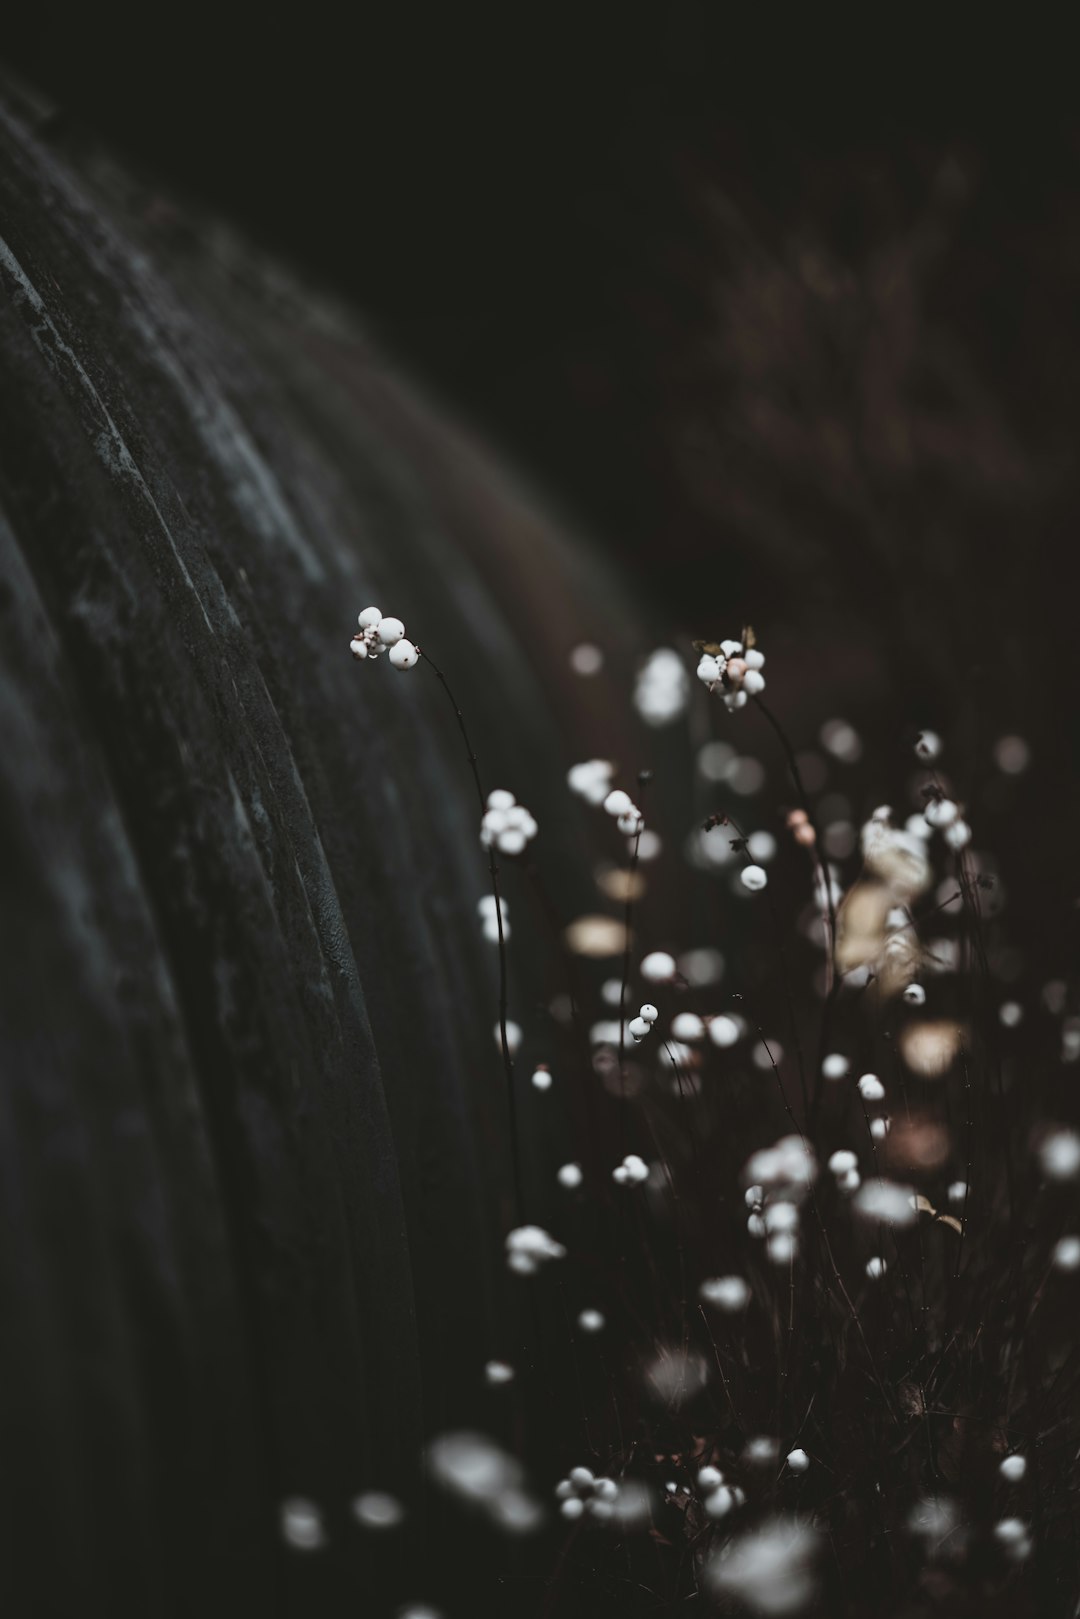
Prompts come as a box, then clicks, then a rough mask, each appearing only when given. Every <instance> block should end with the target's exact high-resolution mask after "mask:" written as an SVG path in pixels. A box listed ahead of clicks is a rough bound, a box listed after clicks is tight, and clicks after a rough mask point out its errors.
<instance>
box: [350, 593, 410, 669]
mask: <svg viewBox="0 0 1080 1619" xmlns="http://www.w3.org/2000/svg"><path fill="white" fill-rule="evenodd" d="M359 623H360V633H359V635H354V636H353V638H352V640H351V641H350V642H349V651H350V652H351V653H352V655H353V657H354V658H357V659H359V660H360V661H362V660H363V659H364V658H378V657H381V656H382V654H383V653H384V652H389V654H390V662H391V663H392V664H393V665H394V668H395V669H412V668H413V667H414V666H415V665H416V663H417V662H418V661H419V658H420V654H419V652H418V651H417V649H416V647H414V646H413V644H412V642H411V641H407V640H406V639H405V626H404V624H403V623H402V622H401V620H400V618H383V616H382V614H381V613H380V611H379V609H378V608H377V607H365V608H364V611H363V612H362V613H361V614H360V619H359Z"/></svg>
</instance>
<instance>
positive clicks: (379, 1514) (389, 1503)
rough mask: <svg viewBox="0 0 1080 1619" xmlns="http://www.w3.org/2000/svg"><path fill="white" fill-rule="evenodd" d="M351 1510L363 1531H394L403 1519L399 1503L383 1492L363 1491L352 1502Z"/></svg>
mask: <svg viewBox="0 0 1080 1619" xmlns="http://www.w3.org/2000/svg"><path fill="white" fill-rule="evenodd" d="M352 1510H353V1517H354V1518H355V1519H356V1521H357V1523H358V1524H360V1526H361V1528H363V1529H396V1528H397V1526H398V1524H399V1523H401V1522H402V1520H403V1519H404V1517H405V1508H404V1507H403V1506H402V1504H401V1502H400V1501H399V1500H398V1499H397V1497H396V1496H393V1495H388V1494H387V1493H386V1491H385V1490H365V1491H364V1493H363V1494H362V1495H358V1496H357V1497H356V1499H355V1500H354V1501H353V1504H352Z"/></svg>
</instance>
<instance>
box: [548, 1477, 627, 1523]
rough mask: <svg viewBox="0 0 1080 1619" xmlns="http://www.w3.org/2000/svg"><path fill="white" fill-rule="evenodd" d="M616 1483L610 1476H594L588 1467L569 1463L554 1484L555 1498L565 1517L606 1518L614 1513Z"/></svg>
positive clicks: (572, 1518) (605, 1519)
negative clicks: (566, 1470)
mask: <svg viewBox="0 0 1080 1619" xmlns="http://www.w3.org/2000/svg"><path fill="white" fill-rule="evenodd" d="M618 1495H619V1486H618V1484H616V1482H615V1480H614V1479H613V1478H596V1477H595V1476H594V1475H593V1472H592V1469H591V1468H588V1467H572V1468H571V1469H570V1472H569V1473H568V1474H567V1476H566V1478H564V1479H560V1480H559V1482H558V1484H557V1485H556V1486H555V1498H556V1500H557V1501H558V1502H559V1511H560V1512H561V1513H562V1515H563V1517H564V1518H569V1519H570V1520H571V1521H574V1520H576V1519H578V1518H584V1517H589V1518H594V1519H596V1520H597V1521H598V1522H601V1523H603V1522H607V1521H609V1520H610V1519H611V1518H612V1517H614V1515H615V1502H616V1501H617V1499H618Z"/></svg>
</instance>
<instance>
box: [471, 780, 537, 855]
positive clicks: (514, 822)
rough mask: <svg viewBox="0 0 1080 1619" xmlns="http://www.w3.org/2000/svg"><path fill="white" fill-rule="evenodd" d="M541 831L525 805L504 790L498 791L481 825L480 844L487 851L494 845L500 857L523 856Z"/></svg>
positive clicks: (489, 795) (498, 788) (489, 801)
mask: <svg viewBox="0 0 1080 1619" xmlns="http://www.w3.org/2000/svg"><path fill="white" fill-rule="evenodd" d="M539 830H540V828H539V827H538V826H537V824H536V822H535V820H534V819H533V817H532V816H531V815H530V814H529V812H528V810H527V809H526V808H525V806H524V804H519V803H518V802H517V800H516V799H515V797H514V795H513V793H510V792H507V790H506V788H505V787H496V789H495V791H494V792H491V793H489V794H488V798H487V809H486V810H485V811H484V817H483V820H482V821H481V823H480V842H481V843H482V844H483V845H484V848H485V849H489V848H490V847H491V845H492V844H494V845H495V847H496V849H498V851H499V853H500V854H505V855H518V854H523V853H524V852H525V849H526V847H527V845H528V844H530V843H531V842H532V840H533V838H535V836H536V834H537V832H538V831H539Z"/></svg>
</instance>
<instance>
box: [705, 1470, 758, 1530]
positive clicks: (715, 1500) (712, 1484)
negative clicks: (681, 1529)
mask: <svg viewBox="0 0 1080 1619" xmlns="http://www.w3.org/2000/svg"><path fill="white" fill-rule="evenodd" d="M697 1487H698V1489H699V1490H700V1491H701V1496H702V1503H701V1504H702V1506H703V1507H704V1508H705V1512H706V1514H707V1516H708V1517H710V1518H726V1517H727V1515H728V1513H729V1512H733V1511H734V1510H735V1508H736V1507H741V1506H743V1505H744V1504H745V1501H746V1492H745V1491H744V1490H741V1489H740V1488H739V1486H738V1485H737V1484H726V1483H725V1482H724V1475H723V1473H722V1472H721V1471H720V1469H719V1468H718V1467H703V1468H701V1470H700V1472H699V1473H698V1476H697Z"/></svg>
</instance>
